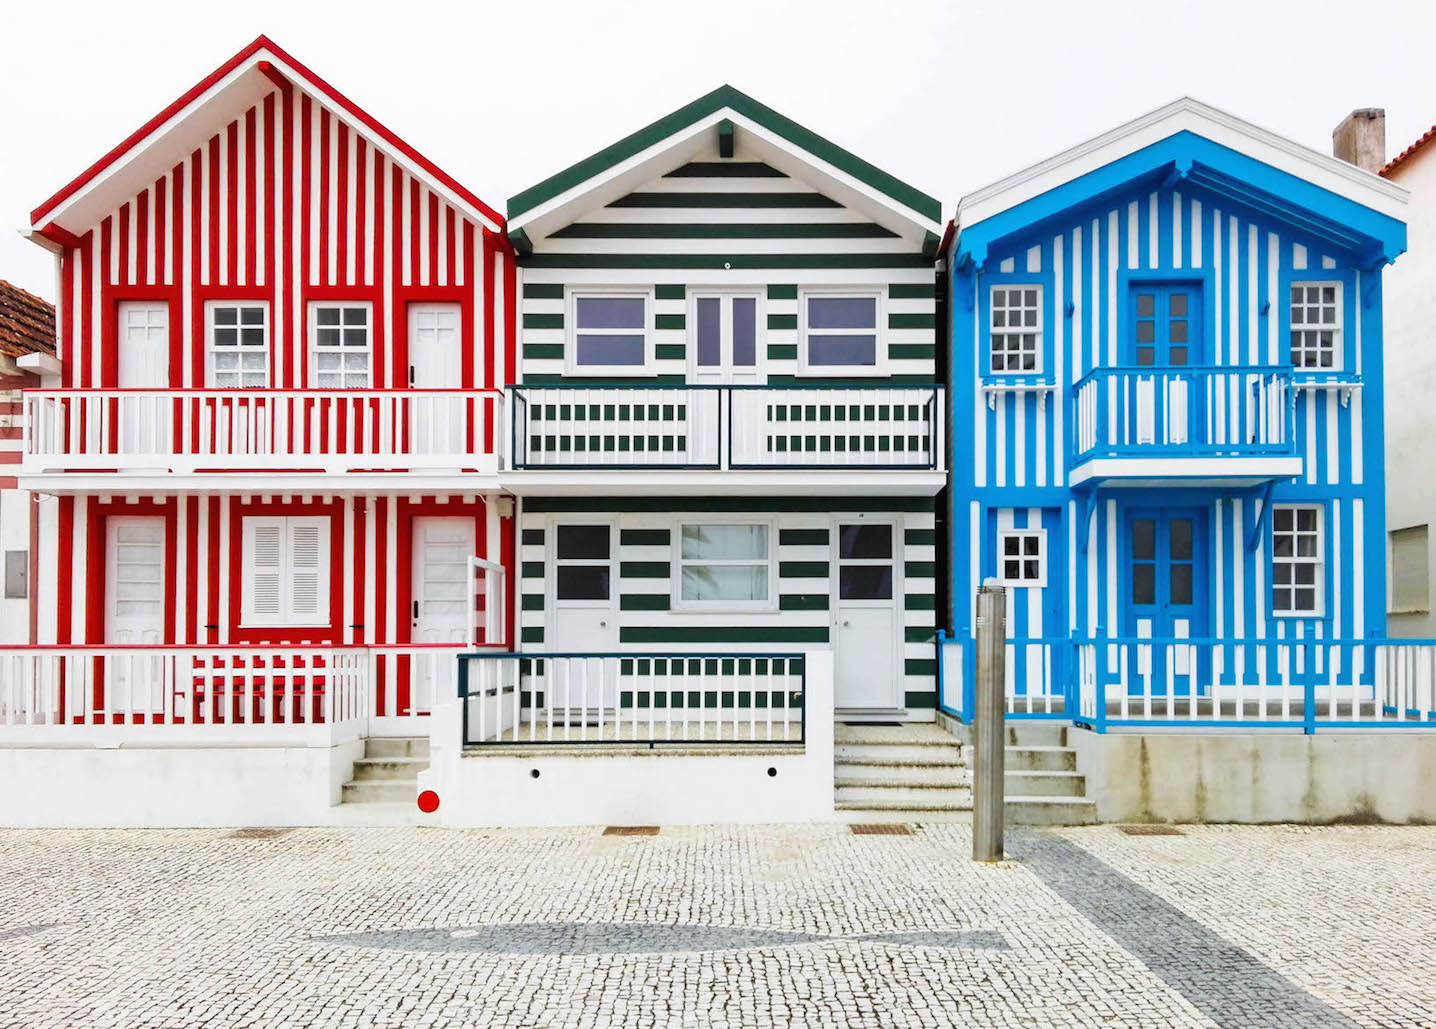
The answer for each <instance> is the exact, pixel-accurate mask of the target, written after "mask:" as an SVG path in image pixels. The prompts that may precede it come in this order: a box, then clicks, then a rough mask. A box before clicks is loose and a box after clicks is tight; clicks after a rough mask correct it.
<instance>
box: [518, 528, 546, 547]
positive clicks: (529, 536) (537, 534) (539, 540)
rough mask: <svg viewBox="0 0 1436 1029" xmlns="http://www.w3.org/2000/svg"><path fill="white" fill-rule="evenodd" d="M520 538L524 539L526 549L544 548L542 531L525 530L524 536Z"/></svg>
mask: <svg viewBox="0 0 1436 1029" xmlns="http://www.w3.org/2000/svg"><path fill="white" fill-rule="evenodd" d="M520 538H521V539H522V541H523V544H524V546H526V547H539V546H543V530H542V529H525V530H524V531H523V535H522V536H521V537H520Z"/></svg>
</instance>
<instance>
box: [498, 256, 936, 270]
mask: <svg viewBox="0 0 1436 1029" xmlns="http://www.w3.org/2000/svg"><path fill="white" fill-rule="evenodd" d="M931 263H932V262H931V261H929V260H928V259H927V258H925V257H923V256H922V255H921V254H532V255H530V256H528V257H524V258H522V259H521V260H520V261H519V264H520V265H522V266H523V267H525V268H682V269H684V270H704V271H707V270H720V269H724V270H726V269H729V268H742V269H748V270H768V269H786V268H792V269H799V268H801V269H812V268H851V269H879V268H924V267H927V266H929V265H930V264H931Z"/></svg>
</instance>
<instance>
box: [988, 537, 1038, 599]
mask: <svg viewBox="0 0 1436 1029" xmlns="http://www.w3.org/2000/svg"><path fill="white" fill-rule="evenodd" d="M997 562H998V569H999V571H1001V573H1002V582H1003V585H1005V586H1038V587H1041V586H1046V585H1047V530H1046V529H1001V530H999V531H998V533H997Z"/></svg>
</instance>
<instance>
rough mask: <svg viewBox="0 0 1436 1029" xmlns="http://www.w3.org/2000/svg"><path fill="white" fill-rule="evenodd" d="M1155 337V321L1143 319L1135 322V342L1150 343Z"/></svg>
mask: <svg viewBox="0 0 1436 1029" xmlns="http://www.w3.org/2000/svg"><path fill="white" fill-rule="evenodd" d="M1156 338H1157V324H1156V322H1147V321H1143V322H1138V323H1137V342H1138V343H1151V342H1153V341H1154V340H1155V339H1156Z"/></svg>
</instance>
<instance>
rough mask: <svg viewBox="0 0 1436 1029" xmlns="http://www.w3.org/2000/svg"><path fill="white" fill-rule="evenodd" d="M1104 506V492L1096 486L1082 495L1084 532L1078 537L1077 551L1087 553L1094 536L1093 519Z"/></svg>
mask: <svg viewBox="0 0 1436 1029" xmlns="http://www.w3.org/2000/svg"><path fill="white" fill-rule="evenodd" d="M1101 504H1102V491H1101V490H1100V489H1098V488H1096V487H1095V486H1094V487H1093V488H1091V489H1089V490H1086V491H1085V492H1084V493H1083V494H1082V513H1081V518H1082V531H1081V532H1080V533H1079V534H1078V536H1077V549H1078V550H1080V551H1081V552H1082V553H1084V554H1085V553H1087V540H1088V538H1089V537H1090V536H1091V535H1092V519H1093V517H1095V516H1096V514H1097V508H1098V507H1100V506H1101Z"/></svg>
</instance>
